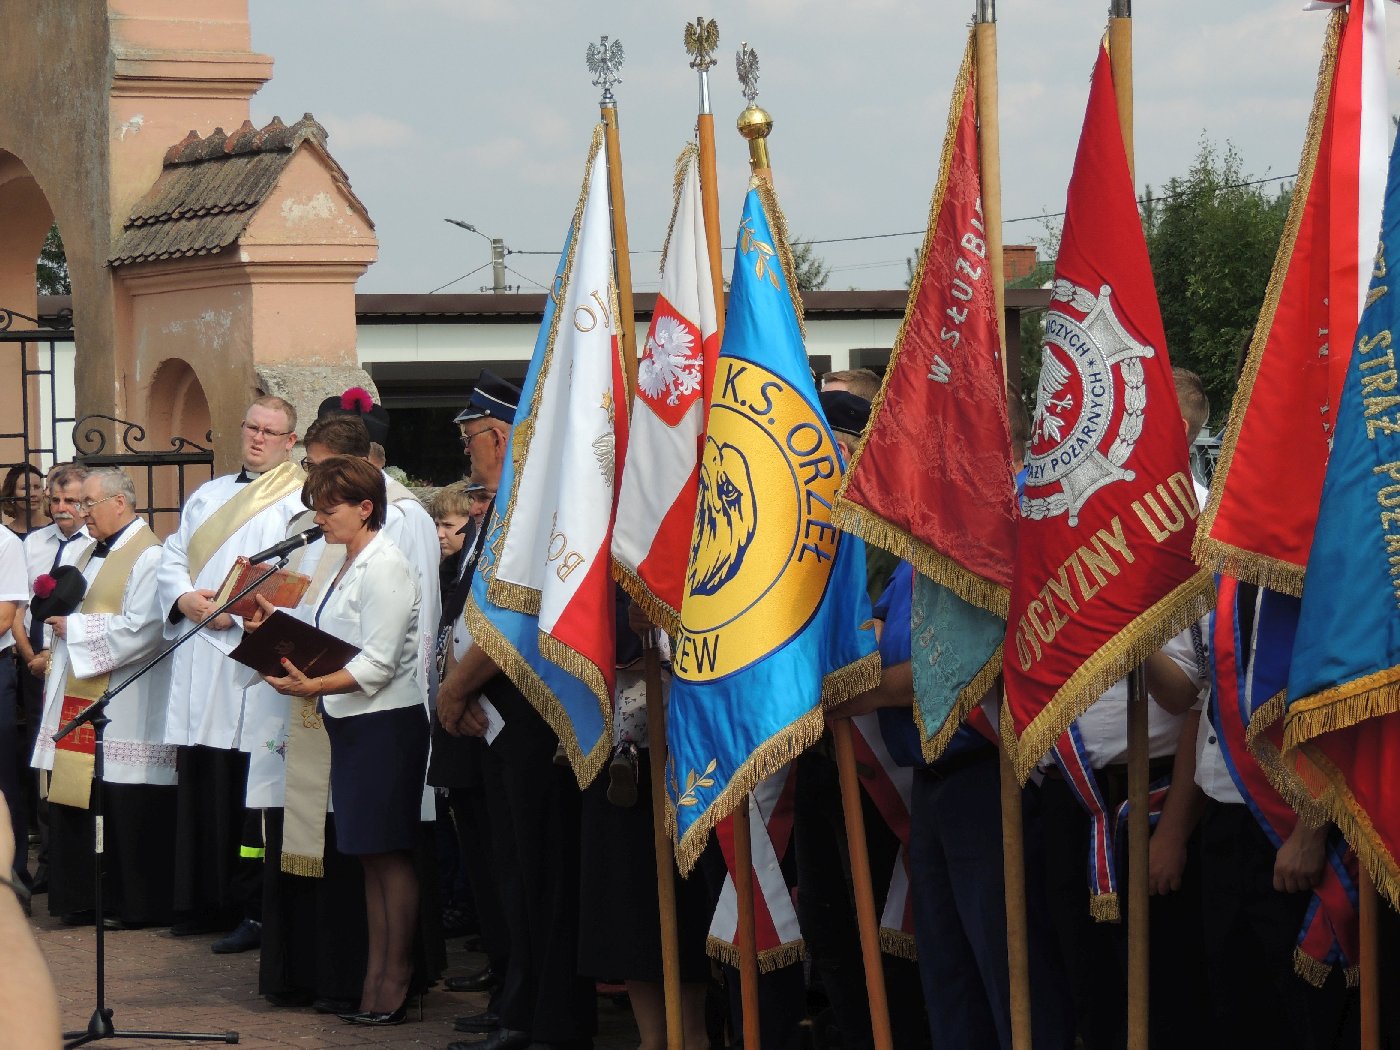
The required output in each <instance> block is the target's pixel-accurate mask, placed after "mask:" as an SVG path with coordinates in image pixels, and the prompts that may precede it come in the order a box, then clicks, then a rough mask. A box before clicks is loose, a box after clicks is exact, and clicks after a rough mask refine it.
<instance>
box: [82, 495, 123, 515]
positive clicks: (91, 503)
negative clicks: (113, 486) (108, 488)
mask: <svg viewBox="0 0 1400 1050" xmlns="http://www.w3.org/2000/svg"><path fill="white" fill-rule="evenodd" d="M120 495H121V493H120V492H114V493H112V494H111V495H110V496H103V497H102V498H101V499H85V500H80V501H79V502H78V506H79V507H81V508H82V509H83V510H84V511H85V512H86V511H90V510H92V508H93V507H95V506H97V505H98V504H99V503H106V502H107V501H108V500H109V499H116V498H117V497H118V496H120Z"/></svg>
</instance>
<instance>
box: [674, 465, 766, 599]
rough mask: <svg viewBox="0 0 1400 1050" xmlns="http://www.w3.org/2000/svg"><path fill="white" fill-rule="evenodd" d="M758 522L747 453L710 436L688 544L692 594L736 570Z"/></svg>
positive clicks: (711, 589)
mask: <svg viewBox="0 0 1400 1050" xmlns="http://www.w3.org/2000/svg"><path fill="white" fill-rule="evenodd" d="M757 527H758V508H757V506H756V505H755V503H754V490H753V478H752V477H751V476H750V475H749V464H748V461H747V460H746V459H745V458H744V454H743V453H742V452H740V451H739V450H738V449H737V448H735V447H734V446H733V445H728V444H726V445H721V444H719V443H718V442H717V441H715V439H714V438H706V439H705V454H704V456H703V458H702V459H701V462H700V498H699V502H698V506H697V508H696V517H695V534H694V536H693V538H692V539H691V545H690V578H689V584H690V591H691V593H692V594H714V593H715V592H717V591H718V590H719V589H720V588H721V587H723V586H724V585H725V584H726V583H728V582H729V581H730V580H732V579H733V578H734V577H735V576H736V575H738V573H739V566H740V565H742V564H743V561H744V555H745V553H747V551H748V549H749V544H751V543H752V542H753V537H754V531H755V530H756V529H757Z"/></svg>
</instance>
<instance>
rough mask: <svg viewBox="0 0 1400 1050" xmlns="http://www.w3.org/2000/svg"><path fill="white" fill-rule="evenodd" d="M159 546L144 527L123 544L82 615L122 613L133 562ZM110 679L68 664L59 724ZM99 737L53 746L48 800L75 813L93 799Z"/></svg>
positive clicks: (85, 731)
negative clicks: (82, 673)
mask: <svg viewBox="0 0 1400 1050" xmlns="http://www.w3.org/2000/svg"><path fill="white" fill-rule="evenodd" d="M158 546H160V541H159V540H157V539H156V537H155V534H154V533H153V532H151V530H150V529H146V528H143V529H141V530H140V534H139V535H137V536H135V537H133V538H132V539H130V540H127V542H126V543H124V544H123V545H122V546H121V547H119V548H117V549H116V550H114V551H112V553H110V554H108V555H107V557H106V558H105V559H104V560H103V564H102V568H101V569H100V570H98V573H97V576H96V577H95V578H94V579H93V581H92V586H91V587H89V588H88V589H87V593H86V594H85V595H84V596H83V600H82V602H81V603H80V604H79V606H78V611H79V612H80V613H84V614H89V615H111V614H115V613H119V612H121V611H122V596H123V595H124V594H125V593H126V585H127V581H128V580H130V579H131V572H132V570H133V569H135V568H136V559H137V558H139V557H141V555H142V554H144V553H145V552H146V551H148V550H150V549H151V548H152V547H158ZM96 547H97V545H96V544H95V543H94V544H92V545H91V546H89V547H88V549H87V550H86V551H85V552H84V553H83V555H82V557H81V558H79V559H78V566H77V568H78V571H79V572H82V571H83V570H84V569H86V568H87V565H88V562H89V561H91V560H92V552H93V551H94V550H95V549H96ZM111 677H112V676H111V674H110V673H108V674H101V675H98V676H97V677H95V678H76V677H74V675H73V665H72V662H71V661H70V662H69V665H68V677H67V678H66V679H65V681H64V683H63V706H62V708H61V710H60V712H59V716H58V724H59V725H64V724H66V723H67V722H68V721H69V720H70V719H72V718H73V717H74V716H76V715H77V714H78V713H79V712H81V711H83V710H85V709H86V708H87V706H88V705H89V704H91V703H92V702H93V701H94V700H96V699H98V698H99V697H101V696H102V694H103V693H105V692H106V691H107V685H108V683H109V682H110V680H111ZM96 745H97V735H96V734H95V733H94V732H93V728H92V726H91V725H90V724H89V725H84V726H79V727H78V728H77V729H75V730H74V731H73V732H71V733H69V734H68V735H67V736H66V737H64V738H63V739H62V740H60V741H58V743H57V744H56V745H55V746H54V753H53V777H52V779H51V780H50V781H49V801H50V802H57V803H58V804H59V805H61V806H73V807H75V808H77V809H87V808H88V798H89V796H90V795H91V794H92V776H93V765H94V762H95V751H96Z"/></svg>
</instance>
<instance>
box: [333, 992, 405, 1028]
mask: <svg viewBox="0 0 1400 1050" xmlns="http://www.w3.org/2000/svg"><path fill="white" fill-rule="evenodd" d="M412 998H413V996H411V995H405V996H404V998H403V1002H401V1003H399V1008H398V1009H397V1010H394V1011H392V1012H391V1013H384V1012H382V1011H378V1010H367V1011H365V1012H363V1013H358V1014H345V1015H342V1019H344V1020H349V1021H350V1023H351V1024H364V1025H370V1026H371V1027H375V1028H388V1027H389V1026H391V1025H399V1024H403V1023H404V1022H405V1021H407V1020H408V1002H409V1000H410V999H412ZM417 998H418V1020H420V1021H421V1020H423V996H422V995H421V994H420V995H419V996H418V997H417Z"/></svg>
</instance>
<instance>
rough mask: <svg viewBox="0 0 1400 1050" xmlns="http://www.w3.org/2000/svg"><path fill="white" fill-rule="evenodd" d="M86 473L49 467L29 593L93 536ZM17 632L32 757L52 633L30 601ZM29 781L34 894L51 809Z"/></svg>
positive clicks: (43, 871) (32, 547)
mask: <svg viewBox="0 0 1400 1050" xmlns="http://www.w3.org/2000/svg"><path fill="white" fill-rule="evenodd" d="M86 477H87V468H86V467H84V466H83V465H82V464H81V463H63V464H60V465H58V466H56V467H54V468H53V469H52V470H51V471H49V476H48V478H47V480H46V482H45V486H44V498H45V501H46V510H45V513H47V514H48V516H49V517H50V518H51V519H52V521H51V522H50V524H48V525H45V526H44V527H43V528H41V529H35V530H34V531H33V532H31V533H30V534H29V535H28V536H26V537H25V538H24V560H25V562H26V563H27V565H28V569H29V593H30V595H31V596H32V595H33V593H34V581H35V580H37V579H38V578H39V577H40V576H42V575H43V574H44V573H50V572H53V570H54V569H56V568H58V567H59V566H60V565H64V564H68V565H71V564H72V563H73V562H75V561H76V560H77V557H78V555H79V554H80V553H81V552H82V550H83V548H84V547H85V546H87V543H88V541H89V540H91V538H92V537H91V536H89V535H88V530H87V526H86V525H85V524H84V521H83V513H82V508H81V507H80V504H81V503H82V501H83V479H84V478H86ZM14 632H15V655H16V657H17V658H18V661H19V691H20V704H21V706H22V708H23V710H24V719H25V726H26V730H27V733H28V736H27V738H26V740H25V746H24V753H25V754H26V755H28V754H30V753H32V752H33V750H34V741H35V736H36V734H37V733H38V732H39V717H40V715H41V714H42V713H43V709H44V675H45V674H47V673H48V668H49V662H50V659H49V658H50V655H51V653H50V648H51V641H52V638H53V631H52V630H50V629H49V628H48V627H46V626H44V623H43V621H42V620H41V621H39V622H37V623H36V622H34V616H33V607H32V603H31V606H30V608H29V609H28V610H26V612H25V614H24V616H23V617H21V618H19V619H17V620H16V621H15V626H14ZM28 779H29V781H30V783H28V784H26V785H25V788H24V790H23V792H22V800H23V801H24V803H25V807H24V814H23V818H22V819H24V820H25V821H26V825H25V827H24V828H23V829H19V830H22V831H23V834H24V836H25V837H28V832H29V830H30V828H37V829H38V831H39V856H38V863H37V865H36V867H35V869H34V878H33V880H32V882H31V884H30V888H31V889H32V890H33V891H34V892H35V893H43V892H45V890H47V888H48V870H47V869H48V817H47V809H48V807H47V805H46V803H45V802H44V801H43V800H42V799H41V798H40V797H39V791H38V778H37V777H32V776H30V777H29V778H28ZM16 859H17V860H18V861H19V862H20V865H21V867H20V872H21V874H24V872H25V871H26V870H27V864H26V863H25V861H27V858H26V857H18V858H16Z"/></svg>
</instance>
